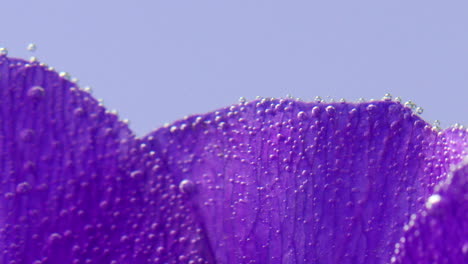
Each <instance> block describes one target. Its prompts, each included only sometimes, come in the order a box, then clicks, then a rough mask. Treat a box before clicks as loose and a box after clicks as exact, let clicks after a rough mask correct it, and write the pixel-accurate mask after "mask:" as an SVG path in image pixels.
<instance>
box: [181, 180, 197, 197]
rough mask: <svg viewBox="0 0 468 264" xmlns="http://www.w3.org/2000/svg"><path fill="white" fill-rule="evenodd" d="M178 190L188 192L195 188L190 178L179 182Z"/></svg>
mask: <svg viewBox="0 0 468 264" xmlns="http://www.w3.org/2000/svg"><path fill="white" fill-rule="evenodd" d="M179 190H180V192H181V193H185V194H190V193H192V192H193V191H194V190H195V185H194V184H193V182H192V181H191V180H188V179H184V180H182V181H181V182H180V183H179Z"/></svg>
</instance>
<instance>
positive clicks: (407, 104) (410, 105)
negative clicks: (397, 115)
mask: <svg viewBox="0 0 468 264" xmlns="http://www.w3.org/2000/svg"><path fill="white" fill-rule="evenodd" d="M405 107H408V108H410V109H411V110H414V109H415V108H416V104H415V103H413V102H412V101H411V100H408V101H407V102H406V103H405Z"/></svg>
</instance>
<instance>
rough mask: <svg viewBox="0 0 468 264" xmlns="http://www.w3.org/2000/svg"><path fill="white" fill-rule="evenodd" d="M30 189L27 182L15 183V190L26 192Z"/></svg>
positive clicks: (21, 192)
mask: <svg viewBox="0 0 468 264" xmlns="http://www.w3.org/2000/svg"><path fill="white" fill-rule="evenodd" d="M30 189H31V185H30V184H29V183H28V182H22V183H20V184H18V185H16V192H17V193H20V194H23V193H27V192H28V191H29V190H30Z"/></svg>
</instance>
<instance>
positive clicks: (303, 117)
mask: <svg viewBox="0 0 468 264" xmlns="http://www.w3.org/2000/svg"><path fill="white" fill-rule="evenodd" d="M306 117H307V114H306V113H305V112H304V111H300V112H299V113H297V118H299V119H306Z"/></svg>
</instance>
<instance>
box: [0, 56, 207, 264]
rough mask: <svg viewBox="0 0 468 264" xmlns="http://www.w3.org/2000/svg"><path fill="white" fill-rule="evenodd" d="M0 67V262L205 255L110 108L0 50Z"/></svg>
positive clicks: (160, 176)
mask: <svg viewBox="0 0 468 264" xmlns="http://www.w3.org/2000/svg"><path fill="white" fill-rule="evenodd" d="M0 74H1V76H0V100H1V102H0V172H1V181H2V182H1V183H2V184H1V186H0V206H1V209H2V210H1V211H0V252H1V258H0V262H1V263H35V264H39V263H184V262H186V260H187V259H189V258H190V259H192V260H196V261H197V263H206V261H208V260H209V259H210V256H209V254H206V252H208V251H207V250H206V249H205V244H201V243H200V241H201V238H202V234H201V226H200V225H199V224H198V223H197V221H196V220H195V219H193V217H192V215H191V213H190V212H189V211H188V210H187V208H186V206H185V203H186V202H185V201H184V198H183V196H182V194H180V191H179V189H178V186H177V185H175V184H174V182H173V179H171V178H170V177H167V175H165V174H164V173H162V172H159V171H158V167H159V166H158V162H157V160H156V159H154V154H152V153H150V152H149V151H147V148H145V146H144V145H141V144H140V142H139V141H138V140H136V139H134V137H133V135H132V134H131V132H130V130H129V129H128V127H127V126H126V124H124V123H122V122H120V121H118V119H117V116H116V115H113V114H110V113H106V111H105V109H104V108H103V107H102V106H100V105H99V104H98V102H97V101H96V100H95V99H93V98H92V97H91V96H90V95H89V94H88V93H86V92H84V91H81V90H79V89H78V88H76V85H74V84H73V83H71V82H69V81H67V80H66V79H65V78H62V77H60V76H59V75H58V74H57V73H55V72H53V71H50V70H47V68H45V67H42V66H39V65H38V64H37V63H34V64H28V63H27V62H24V61H21V60H9V59H7V58H5V57H0ZM177 184H178V183H177ZM208 253H209V252H208Z"/></svg>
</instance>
